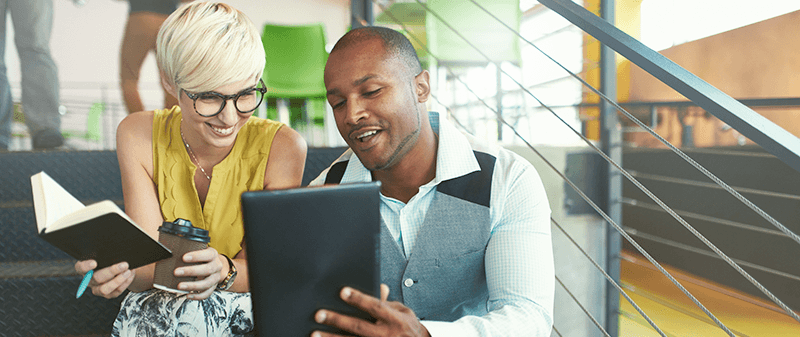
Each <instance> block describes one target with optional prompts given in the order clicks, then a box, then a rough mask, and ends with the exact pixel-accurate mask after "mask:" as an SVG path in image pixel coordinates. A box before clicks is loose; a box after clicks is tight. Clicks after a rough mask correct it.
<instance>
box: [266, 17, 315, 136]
mask: <svg viewBox="0 0 800 337" xmlns="http://www.w3.org/2000/svg"><path fill="white" fill-rule="evenodd" d="M261 41H262V43H263V44H264V50H265V52H266V57H267V62H266V66H265V67H264V75H263V79H264V83H265V84H266V85H267V98H268V100H267V118H270V119H277V110H276V108H275V104H274V103H272V102H274V98H282V99H290V104H289V108H290V118H291V124H292V125H293V126H294V125H297V124H304V123H305V122H313V123H314V124H317V125H321V124H322V121H323V120H324V115H325V96H326V95H325V83H324V81H323V74H324V71H325V62H326V61H327V60H328V53H327V51H325V29H324V27H323V25H322V24H310V25H300V26H284V25H271V24H267V25H265V26H264V31H263V33H262V35H261ZM270 98H273V99H272V100H270ZM295 99H304V100H306V104H302V103H301V104H297V103H296V102H295V101H296V100H295ZM303 116H307V118H308V120H305V118H304V117H303Z"/></svg>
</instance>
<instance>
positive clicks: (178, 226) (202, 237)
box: [158, 218, 211, 242]
mask: <svg viewBox="0 0 800 337" xmlns="http://www.w3.org/2000/svg"><path fill="white" fill-rule="evenodd" d="M158 231H159V232H164V233H168V234H172V235H176V236H180V237H185V238H187V239H189V240H194V241H200V242H209V241H211V237H209V236H208V231H207V230H205V229H202V228H197V227H194V226H192V222H191V221H189V220H185V219H180V218H179V219H177V220H175V221H173V222H166V221H165V222H164V223H162V224H161V227H158Z"/></svg>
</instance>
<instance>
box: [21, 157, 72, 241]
mask: <svg viewBox="0 0 800 337" xmlns="http://www.w3.org/2000/svg"><path fill="white" fill-rule="evenodd" d="M31 188H32V192H33V206H34V209H35V212H36V226H37V227H38V228H39V233H41V232H42V230H43V229H44V228H46V227H48V226H49V225H50V224H52V223H54V222H56V221H58V220H59V219H60V218H62V217H64V216H66V215H69V214H71V213H73V212H75V211H78V210H81V209H83V208H84V206H83V203H81V202H80V201H78V199H75V197H73V196H72V194H70V193H69V192H67V190H65V189H64V188H63V187H61V185H59V184H58V183H57V182H56V181H55V180H53V178H50V176H49V175H47V173H45V172H44V171H42V172H39V173H37V174H35V175H33V176H32V177H31Z"/></svg>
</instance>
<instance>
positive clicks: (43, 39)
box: [0, 0, 64, 151]
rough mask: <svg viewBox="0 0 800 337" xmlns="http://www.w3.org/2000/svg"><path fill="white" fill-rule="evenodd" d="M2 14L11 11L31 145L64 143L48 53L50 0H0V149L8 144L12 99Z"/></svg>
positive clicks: (54, 72) (55, 71) (42, 146)
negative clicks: (6, 62) (6, 63)
mask: <svg viewBox="0 0 800 337" xmlns="http://www.w3.org/2000/svg"><path fill="white" fill-rule="evenodd" d="M6 13H11V22H12V23H13V25H14V44H15V45H16V46H17V52H18V53H19V59H20V68H21V69H20V73H21V77H22V83H21V84H22V112H23V113H24V115H25V125H26V126H27V127H28V131H29V133H30V135H31V140H32V143H33V148H34V149H35V150H36V149H52V148H56V147H59V146H61V145H63V144H64V137H63V136H62V135H61V115H60V114H59V112H58V105H59V92H58V90H59V83H58V68H57V67H56V64H55V62H54V61H53V57H52V56H51V55H50V33H51V31H52V29H53V0H0V151H7V150H8V148H9V145H11V124H12V121H13V115H14V112H13V106H14V102H13V101H12V98H11V87H10V85H9V82H8V73H7V71H6V65H5V47H6V16H7V15H6Z"/></svg>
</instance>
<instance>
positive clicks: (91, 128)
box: [83, 102, 106, 142]
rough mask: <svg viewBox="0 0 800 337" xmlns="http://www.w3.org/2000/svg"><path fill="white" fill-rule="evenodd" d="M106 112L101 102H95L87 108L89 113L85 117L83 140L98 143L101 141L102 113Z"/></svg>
mask: <svg viewBox="0 0 800 337" xmlns="http://www.w3.org/2000/svg"><path fill="white" fill-rule="evenodd" d="M105 111H106V105H105V103H103V102H95V103H94V104H92V106H91V107H90V108H89V113H88V114H87V116H86V134H85V135H84V136H83V137H84V138H85V139H89V140H93V141H98V142H99V141H100V140H102V139H103V124H102V123H101V121H102V119H103V112H105Z"/></svg>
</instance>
